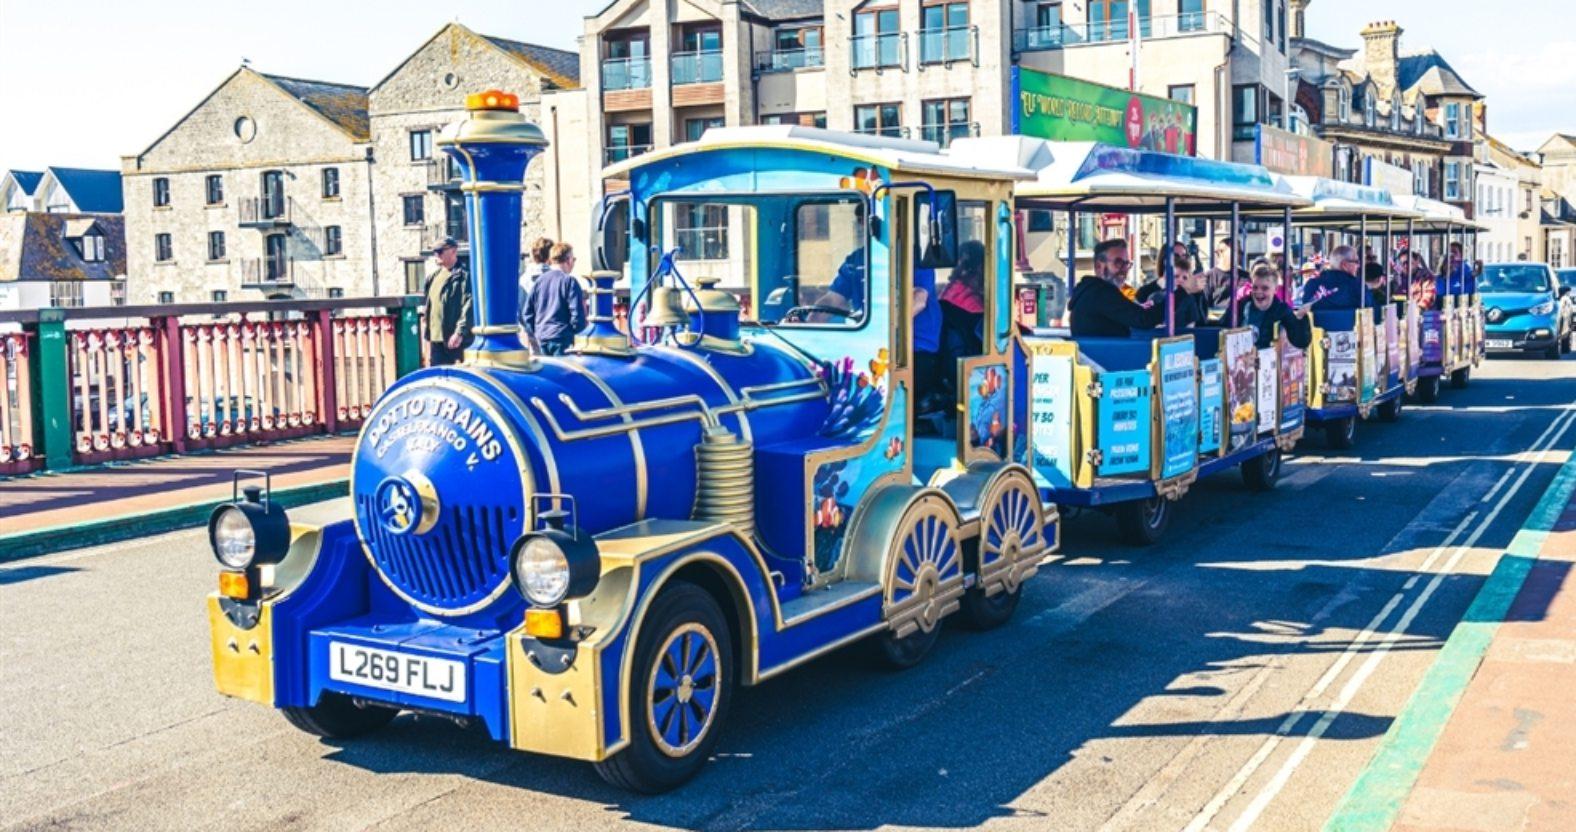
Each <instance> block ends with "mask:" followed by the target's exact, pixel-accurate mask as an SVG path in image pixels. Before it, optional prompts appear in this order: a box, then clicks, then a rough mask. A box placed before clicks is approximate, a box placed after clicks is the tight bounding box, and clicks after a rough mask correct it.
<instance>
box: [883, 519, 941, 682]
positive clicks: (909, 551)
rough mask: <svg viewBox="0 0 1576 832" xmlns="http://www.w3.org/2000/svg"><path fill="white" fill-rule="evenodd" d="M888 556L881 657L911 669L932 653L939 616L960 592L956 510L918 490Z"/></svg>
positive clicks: (894, 536) (936, 635)
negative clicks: (917, 494)
mask: <svg viewBox="0 0 1576 832" xmlns="http://www.w3.org/2000/svg"><path fill="white" fill-rule="evenodd" d="M891 546H892V549H891V551H890V553H889V554H888V556H887V578H886V604H885V610H884V612H885V615H886V619H887V622H888V623H889V624H890V625H891V629H889V630H888V631H887V632H885V633H882V634H881V635H880V636H879V637H877V639H876V643H877V646H878V648H879V654H880V656H881V658H882V659H883V660H884V661H885V662H886V663H887V664H888V665H890V666H892V667H896V668H905V667H911V666H913V665H915V664H918V663H919V661H920V659H923V658H924V657H925V654H926V653H929V652H930V648H931V647H933V646H934V645H935V643H936V639H937V637H938V636H940V634H941V619H942V618H944V617H946V616H948V615H950V614H952V613H953V612H955V611H956V610H957V609H958V605H959V603H960V601H959V599H960V598H961V596H962V595H963V546H962V543H961V541H960V540H959V539H958V517H957V511H956V510H955V509H953V507H952V503H951V502H949V501H948V500H947V499H946V498H945V497H943V496H941V495H940V494H939V493H929V494H922V495H920V496H919V497H917V498H916V499H915V500H914V501H913V502H912V503H910V504H909V506H908V508H907V509H905V510H904V512H903V518H902V519H901V520H900V521H899V522H898V525H897V528H896V533H895V534H894V535H893V538H892V543H891Z"/></svg>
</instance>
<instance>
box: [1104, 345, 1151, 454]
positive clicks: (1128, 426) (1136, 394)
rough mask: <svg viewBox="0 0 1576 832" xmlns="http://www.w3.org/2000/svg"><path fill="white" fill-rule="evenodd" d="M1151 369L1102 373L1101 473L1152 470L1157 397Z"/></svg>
mask: <svg viewBox="0 0 1576 832" xmlns="http://www.w3.org/2000/svg"><path fill="white" fill-rule="evenodd" d="M1149 388H1150V375H1149V371H1148V370H1127V371H1124V372H1112V373H1101V374H1100V418H1099V420H1098V421H1097V422H1096V423H1095V440H1096V441H1095V444H1096V445H1098V446H1099V449H1100V467H1099V471H1100V475H1101V476H1112V475H1115V474H1134V473H1140V472H1148V471H1149V453H1150V448H1149V408H1150V399H1151V398H1153V394H1152V391H1151V390H1150V389H1149Z"/></svg>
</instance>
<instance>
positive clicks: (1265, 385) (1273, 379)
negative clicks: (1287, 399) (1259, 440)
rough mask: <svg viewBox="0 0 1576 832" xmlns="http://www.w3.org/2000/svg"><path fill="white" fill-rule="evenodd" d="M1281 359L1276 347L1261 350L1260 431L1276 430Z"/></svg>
mask: <svg viewBox="0 0 1576 832" xmlns="http://www.w3.org/2000/svg"><path fill="white" fill-rule="evenodd" d="M1279 371H1280V360H1279V356H1277V355H1276V354H1275V348H1274V347H1265V348H1264V349H1262V350H1259V393H1258V405H1259V433H1274V432H1275V417H1276V416H1278V415H1279V412H1278V411H1279V408H1277V407H1276V403H1277V402H1278V401H1279V400H1280V379H1279Z"/></svg>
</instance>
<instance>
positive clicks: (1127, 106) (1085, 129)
mask: <svg viewBox="0 0 1576 832" xmlns="http://www.w3.org/2000/svg"><path fill="white" fill-rule="evenodd" d="M1012 87H1013V99H1014V101H1015V106H1014V107H1013V109H1012V132H1013V133H1015V134H1017V135H1020V136H1034V137H1036V138H1041V139H1055V140H1058V141H1082V142H1103V143H1105V144H1109V145H1115V146H1116V147H1131V148H1138V149H1141V150H1157V151H1161V152H1164V153H1175V154H1180V155H1185V156H1192V155H1193V153H1194V144H1195V136H1196V133H1197V130H1198V127H1197V125H1198V111H1197V110H1196V109H1194V108H1193V107H1191V106H1188V105H1187V104H1183V103H1182V102H1180V101H1172V100H1171V99H1169V98H1158V97H1156V96H1152V95H1139V94H1137V93H1132V92H1128V91H1127V90H1123V89H1117V88H1116V87H1107V86H1105V85H1103V84H1094V83H1090V82H1088V81H1083V80H1080V79H1077V78H1069V77H1067V76H1065V75H1054V74H1052V73H1049V72H1039V71H1036V70H1033V69H1028V68H1025V67H1013V69H1012Z"/></svg>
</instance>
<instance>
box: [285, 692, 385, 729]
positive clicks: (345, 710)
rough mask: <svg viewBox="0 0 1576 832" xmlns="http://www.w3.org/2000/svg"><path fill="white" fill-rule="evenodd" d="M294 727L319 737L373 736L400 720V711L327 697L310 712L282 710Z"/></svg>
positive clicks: (346, 698) (330, 695) (332, 696)
mask: <svg viewBox="0 0 1576 832" xmlns="http://www.w3.org/2000/svg"><path fill="white" fill-rule="evenodd" d="M279 711H280V713H283V714H284V715H285V719H286V720H288V721H289V722H290V724H291V725H294V726H295V727H297V728H299V729H301V730H302V731H305V732H307V733H308V734H315V735H317V736H319V737H328V738H330V739H349V738H350V737H359V736H361V735H363V734H370V733H372V732H373V731H376V730H378V729H379V728H382V727H383V726H385V725H387V724H389V723H390V722H392V721H393V720H394V717H396V716H399V709H398V708H386V707H383V706H382V705H367V706H365V707H361V706H357V705H356V703H355V702H353V701H351V699H350V697H348V696H346V695H344V694H342V693H324V694H323V696H322V697H321V698H319V699H318V700H317V704H316V705H313V706H312V707H310V708H280V709H279Z"/></svg>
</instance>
